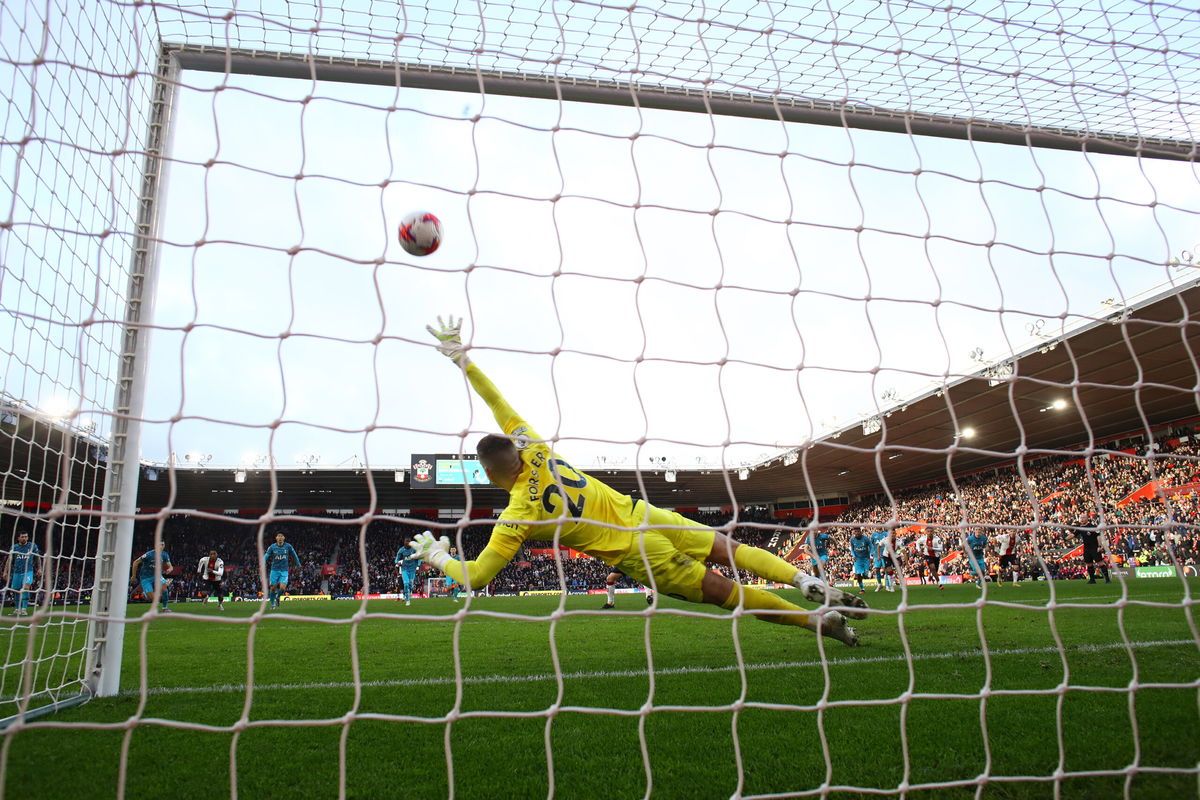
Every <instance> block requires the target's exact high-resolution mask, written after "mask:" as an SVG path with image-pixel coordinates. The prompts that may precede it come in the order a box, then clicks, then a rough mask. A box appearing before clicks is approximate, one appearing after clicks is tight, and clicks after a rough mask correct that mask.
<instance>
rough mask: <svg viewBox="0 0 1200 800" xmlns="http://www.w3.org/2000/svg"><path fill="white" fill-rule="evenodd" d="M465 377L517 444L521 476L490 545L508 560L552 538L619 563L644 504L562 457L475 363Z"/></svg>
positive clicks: (634, 532)
mask: <svg viewBox="0 0 1200 800" xmlns="http://www.w3.org/2000/svg"><path fill="white" fill-rule="evenodd" d="M467 378H468V380H470V382H471V386H472V387H473V388H474V389H475V391H476V393H478V394H479V396H480V397H481V398H483V400H484V402H486V403H487V404H488V407H489V408H490V409H491V410H492V413H493V414H494V415H495V417H496V422H497V423H499V425H500V428H501V429H502V430H503V431H504V433H505V434H507V435H508V436H511V437H512V438H513V439H514V440H515V441H516V443H517V447H518V449H519V451H520V454H521V463H522V470H521V475H520V477H519V478H518V479H517V482H516V484H515V485H514V486H513V488H512V491H511V492H510V493H509V498H508V507H507V508H505V509H504V513H502V514H501V515H500V519H499V520H498V521H497V522H496V525H495V528H494V529H493V530H492V538H491V539H490V540H489V541H488V545H487V547H488V549H490V550H493V551H495V553H496V554H498V555H500V556H503V557H504V559H505V560H506V561H507V560H509V559H511V558H512V557H513V556H515V555H516V554H517V552H518V551H519V550H520V547H521V544H522V543H523V542H525V540H527V539H540V540H545V541H551V540H553V539H555V534H556V533H557V539H558V541H559V543H561V544H564V545H566V546H567V547H571V548H573V549H575V550H581V551H583V552H585V553H587V554H589V555H592V556H595V557H596V558H599V559H601V560H602V561H604V562H605V563H607V564H616V563H617V562H618V561H620V560H621V559H622V558H623V557H624V556H625V555H626V554H627V553H628V552H629V550H630V549H631V548H632V547H633V545H634V541H635V538H634V537H635V536H636V530H634V529H636V528H637V527H638V526H639V525H641V524H643V519H644V515H645V511H646V509H645V507H644V506H643V504H642V503H640V502H639V501H637V500H634V499H633V498H631V497H630V496H629V495H625V494H621V493H619V492H617V491H616V490H614V489H613V488H612V487H610V486H608V485H607V484H605V483H603V482H602V481H599V480H596V479H595V478H593V477H592V476H590V475H588V474H586V473H584V472H581V471H579V470H577V469H575V468H574V467H572V466H571V465H570V464H568V463H567V462H566V461H565V460H563V459H562V458H560V457H559V456H558V454H556V453H555V452H554V451H553V450H551V449H550V446H549V445H548V444H546V443H545V442H542V441H539V440H540V439H541V437H540V436H538V435H537V433H535V432H534V430H533V429H532V428H530V427H529V424H528V423H526V422H525V420H523V419H522V418H521V417H520V416H519V415H518V414H517V412H516V411H514V410H513V408H512V406H510V405H509V404H508V402H507V401H506V400H505V399H504V397H503V396H502V395H501V394H500V391H499V390H498V389H497V388H496V386H495V385H494V384H493V383H492V382H491V381H490V380H488V377H487V376H486V375H484V374H483V371H482V370H480V369H479V367H477V366H475V364H474V363H472V364H469V365H468V366H467Z"/></svg>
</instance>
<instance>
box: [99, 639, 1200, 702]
mask: <svg viewBox="0 0 1200 800" xmlns="http://www.w3.org/2000/svg"><path fill="white" fill-rule="evenodd" d="M1194 644H1196V642H1195V641H1193V640H1192V639H1160V640H1155V641H1146V642H1130V643H1129V644H1128V645H1126V644H1125V643H1124V642H1109V643H1107V644H1082V645H1068V646H1066V647H1064V648H1061V652H1066V653H1098V652H1102V651H1106V650H1124V649H1125V648H1126V647H1131V648H1134V649H1146V648H1151V647H1178V646H1181V645H1194ZM1059 652H1060V648H1058V647H1020V648H1008V649H1000V650H990V651H989V652H988V656H989V658H996V657H999V656H1025V655H1043V654H1049V653H1054V654H1057V653H1059ZM982 656H983V651H982V650H957V651H953V652H947V653H919V654H915V655H913V656H912V657H911V658H909V657H906V656H904V655H890V656H869V657H866V658H862V657H858V656H848V657H845V658H830V659H826V660H825V662H824V663H827V664H829V665H830V666H855V665H861V664H885V663H903V662H906V661H910V660H911V661H942V660H950V659H958V658H980V657H982ZM821 664H822V661H821V660H820V659H812V660H808V661H771V662H766V663H762V664H746V665H745V669H746V671H747V672H756V671H761V670H773V669H803V668H806V667H819V666H821ZM737 671H738V666H737V665H736V664H727V665H723V666H716V667H666V668H661V669H656V670H654V674H655V676H666V675H702V674H713V673H721V672H737ZM646 674H647V672H646V670H644V669H643V670H634V669H626V670H590V671H586V672H564V673H562V677H563V680H581V679H605V678H637V677H642V676H645V675H646ZM555 677H556V675H555V674H554V673H553V672H547V673H543V674H540V675H477V676H472V677H465V678H463V679H462V683H463V685H464V686H466V685H481V684H493V683H494V684H502V683H537V682H540V681H552V680H554V679H555ZM455 682H456V681H455V679H454V678H393V679H389V680H373V681H361V682H359V683H358V684H355V683H354V682H353V681H329V682H312V683H264V684H256V685H255V686H254V691H256V692H272V691H281V690H287V691H295V690H306V689H353V688H354V687H355V685H357V686H360V687H362V688H397V687H405V686H447V685H449V686H453V685H454V684H455ZM245 691H246V684H244V683H226V684H220V685H216V686H152V687H150V688H149V689H146V691H145V692H144V694H146V695H147V696H149V695H173V694H230V693H234V692H237V693H243V692H245ZM121 694H122V695H133V696H138V695H141V694H143V692H142V691H141V690H140V689H126V690H124V691H123V692H121Z"/></svg>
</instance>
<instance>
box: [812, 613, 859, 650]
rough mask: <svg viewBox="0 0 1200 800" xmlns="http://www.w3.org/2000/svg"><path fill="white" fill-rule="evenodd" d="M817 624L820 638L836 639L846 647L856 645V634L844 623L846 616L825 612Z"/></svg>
mask: <svg viewBox="0 0 1200 800" xmlns="http://www.w3.org/2000/svg"><path fill="white" fill-rule="evenodd" d="M817 624H818V625H819V626H820V630H821V635H822V636H828V637H829V638H830V639H837V640H838V641H839V642H841V643H842V644H844V645H846V646H847V647H856V646H857V645H858V633H857V632H855V630H854V628H851V627H850V626H849V625H848V624H847V623H846V616H845V615H844V614H842V612H840V611H826V612H825V614H824V615H822V616H821V617H820V622H818V623H817Z"/></svg>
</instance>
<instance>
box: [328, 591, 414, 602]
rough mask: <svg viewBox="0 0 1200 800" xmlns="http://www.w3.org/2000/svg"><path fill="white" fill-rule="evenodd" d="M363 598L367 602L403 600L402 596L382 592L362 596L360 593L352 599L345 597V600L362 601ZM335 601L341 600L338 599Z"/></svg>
mask: <svg viewBox="0 0 1200 800" xmlns="http://www.w3.org/2000/svg"><path fill="white" fill-rule="evenodd" d="M364 597H365V598H366V599H368V600H402V599H403V598H404V595H402V594H398V593H396V592H383V593H381V594H376V593H374V592H372V593H371V594H368V595H364V594H362V593H361V592H360V593H358V594H356V595H354V597H350V596H349V595H346V597H345V599H346V600H362V599H363V598H364ZM337 599H338V600H341V599H342V598H341V597H339V598H337Z"/></svg>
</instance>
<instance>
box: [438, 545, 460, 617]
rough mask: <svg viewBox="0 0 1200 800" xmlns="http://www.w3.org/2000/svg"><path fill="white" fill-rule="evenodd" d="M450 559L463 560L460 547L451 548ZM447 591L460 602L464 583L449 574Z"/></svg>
mask: <svg viewBox="0 0 1200 800" xmlns="http://www.w3.org/2000/svg"><path fill="white" fill-rule="evenodd" d="M430 535H432V534H430ZM450 560H451V561H460V560H461V559H460V558H459V557H458V548H457V547H451V548H450ZM446 591H448V592H449V593H450V596H451V597H452V598H454V602H456V603H457V602H458V593H459V592H461V591H462V584H461V583H459V582H458V581H456V580H454V578H451V577H450V576H449V575H447V576H446Z"/></svg>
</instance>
